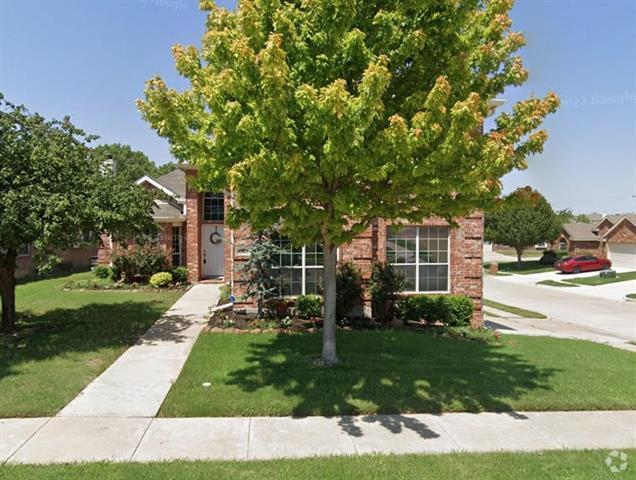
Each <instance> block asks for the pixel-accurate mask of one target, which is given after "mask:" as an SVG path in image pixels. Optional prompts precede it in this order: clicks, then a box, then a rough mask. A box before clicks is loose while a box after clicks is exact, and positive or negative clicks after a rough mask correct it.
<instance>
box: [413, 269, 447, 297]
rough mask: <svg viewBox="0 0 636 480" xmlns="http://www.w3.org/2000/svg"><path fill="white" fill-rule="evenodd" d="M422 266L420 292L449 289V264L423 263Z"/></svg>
mask: <svg viewBox="0 0 636 480" xmlns="http://www.w3.org/2000/svg"><path fill="white" fill-rule="evenodd" d="M419 268H420V285H419V288H418V291H420V292H445V291H447V290H448V265H422V266H420V267H419Z"/></svg>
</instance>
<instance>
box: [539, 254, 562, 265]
mask: <svg viewBox="0 0 636 480" xmlns="http://www.w3.org/2000/svg"><path fill="white" fill-rule="evenodd" d="M558 259H559V255H558V254H557V252H555V251H554V250H546V251H545V252H543V255H541V258H540V259H539V263H540V264H541V265H554V262H556V261H557V260H558Z"/></svg>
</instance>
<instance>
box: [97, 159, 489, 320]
mask: <svg viewBox="0 0 636 480" xmlns="http://www.w3.org/2000/svg"><path fill="white" fill-rule="evenodd" d="M196 175H197V170H196V168H195V167H192V166H188V165H181V166H180V168H178V169H176V170H174V171H172V172H170V173H168V174H166V175H163V176H161V177H159V178H156V179H154V178H151V177H148V176H144V177H142V178H140V179H139V180H138V181H137V183H138V184H139V185H143V186H145V187H147V188H151V189H156V190H158V191H161V192H162V193H163V194H164V196H165V197H166V199H162V200H159V201H157V202H156V205H155V207H154V212H153V216H154V218H155V221H156V222H157V223H158V225H159V231H160V235H159V237H158V242H159V244H161V245H162V246H163V247H164V248H165V249H166V251H167V253H168V254H169V258H170V259H171V261H172V264H173V265H184V266H186V267H187V268H188V272H189V277H190V281H191V282H199V281H202V280H211V281H222V282H225V283H228V284H229V285H230V287H231V290H232V293H233V294H234V295H235V297H236V298H237V299H238V300H237V304H239V305H243V306H245V307H251V306H252V304H251V303H245V302H244V301H243V300H241V296H242V294H243V293H244V291H243V285H242V282H241V279H240V275H239V273H238V267H239V265H240V263H241V262H243V261H245V259H246V248H245V247H246V246H247V245H248V244H249V242H250V231H249V228H248V227H247V226H243V227H241V228H239V229H231V228H229V226H228V225H226V224H225V222H224V219H225V213H226V210H227V207H228V206H229V205H230V204H231V202H232V201H233V198H232V196H231V195H230V194H228V193H225V194H224V193H202V192H199V191H197V190H196V189H194V188H193V187H191V182H190V181H189V180H190V179H193V178H195V177H196ZM457 223H458V228H450V227H449V225H448V223H447V222H445V221H444V220H441V219H430V220H426V221H425V222H422V223H420V224H417V225H408V226H406V227H405V228H402V229H400V230H397V229H394V228H392V227H391V225H390V224H389V223H388V222H386V221H384V220H382V219H378V220H377V221H376V222H374V224H373V225H372V226H371V227H369V228H368V229H367V230H366V231H365V232H363V233H361V234H360V235H358V236H357V237H356V238H355V239H354V240H353V241H352V242H351V243H349V244H347V245H344V246H342V247H340V248H339V250H338V258H339V261H352V262H353V263H355V264H356V265H357V266H358V267H359V269H360V271H361V272H362V276H363V279H364V280H365V281H366V280H368V279H369V277H370V274H371V266H372V264H373V262H374V261H383V262H385V261H386V262H389V263H391V264H392V265H393V266H394V268H396V269H397V270H399V271H400V272H402V273H403V274H404V276H405V279H406V281H407V286H408V292H405V293H406V294H408V293H419V292H423V293H440V294H444V293H453V294H463V295H467V296H468V297H470V298H471V299H472V300H473V301H474V304H475V315H474V323H475V324H476V325H479V324H481V322H482V312H481V306H482V248H483V216H482V214H481V212H477V213H475V214H473V215H470V216H468V217H466V218H460V219H457ZM276 241H277V243H278V245H279V247H280V249H281V254H280V255H279V258H278V263H279V268H278V269H276V270H277V272H278V274H277V277H276V278H277V279H278V281H279V282H280V284H279V285H280V289H281V291H282V292H283V294H284V295H289V296H295V295H301V294H309V293H315V292H317V290H318V286H319V283H320V278H321V274H322V251H321V247H320V246H319V245H307V246H304V247H293V246H292V245H291V243H290V242H289V241H288V240H286V239H284V238H280V239H277V240H276ZM103 243H104V245H103V246H102V247H101V248H100V251H99V262H100V263H108V257H109V252H110V250H111V249H112V244H111V243H110V242H109V241H108V239H106V241H104V242H103Z"/></svg>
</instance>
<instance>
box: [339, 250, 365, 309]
mask: <svg viewBox="0 0 636 480" xmlns="http://www.w3.org/2000/svg"><path fill="white" fill-rule="evenodd" d="M359 305H362V275H361V274H360V270H359V269H358V268H357V267H356V266H355V265H354V264H353V263H351V262H344V263H340V264H339V265H338V271H337V272H336V318H337V319H338V320H341V319H343V318H344V317H346V316H347V315H350V314H351V311H352V310H353V309H354V308H355V307H357V306H359Z"/></svg>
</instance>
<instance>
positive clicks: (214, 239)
mask: <svg viewBox="0 0 636 480" xmlns="http://www.w3.org/2000/svg"><path fill="white" fill-rule="evenodd" d="M222 241H223V237H222V236H221V234H220V233H219V227H214V232H212V233H211V234H210V243H211V244H212V245H217V244H219V243H221V242H222Z"/></svg>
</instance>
